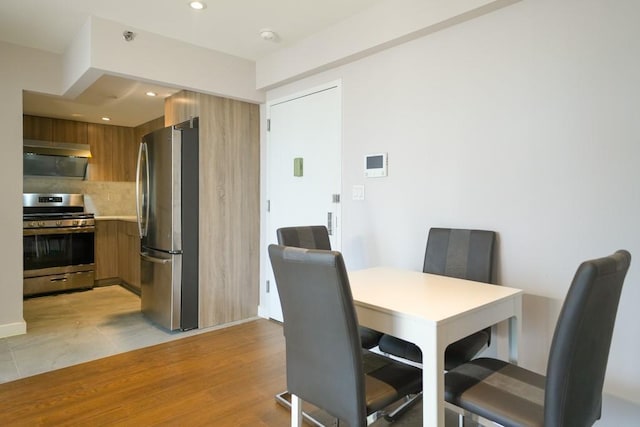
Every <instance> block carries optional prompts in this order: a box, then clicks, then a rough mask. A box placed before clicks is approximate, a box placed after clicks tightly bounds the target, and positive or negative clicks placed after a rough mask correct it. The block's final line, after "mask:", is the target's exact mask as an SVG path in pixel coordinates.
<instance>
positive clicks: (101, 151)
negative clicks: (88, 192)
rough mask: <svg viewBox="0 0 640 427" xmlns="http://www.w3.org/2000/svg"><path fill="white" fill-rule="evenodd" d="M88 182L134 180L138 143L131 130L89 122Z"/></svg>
mask: <svg viewBox="0 0 640 427" xmlns="http://www.w3.org/2000/svg"><path fill="white" fill-rule="evenodd" d="M87 134H88V139H89V145H90V146H91V158H90V159H89V171H88V173H87V176H88V178H87V179H88V180H90V181H135V179H136V176H135V175H136V161H137V154H138V153H137V151H136V150H137V144H136V142H135V139H134V129H133V128H128V127H123V126H108V125H100V124H96V123H88V132H87Z"/></svg>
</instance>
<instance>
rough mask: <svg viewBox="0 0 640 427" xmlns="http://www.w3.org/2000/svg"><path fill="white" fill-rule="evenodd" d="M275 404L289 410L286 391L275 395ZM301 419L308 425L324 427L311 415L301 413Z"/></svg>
mask: <svg viewBox="0 0 640 427" xmlns="http://www.w3.org/2000/svg"><path fill="white" fill-rule="evenodd" d="M276 402H278V403H279V404H280V405H282V406H284V407H285V408H287V409H289V410H290V409H291V393H289V392H288V391H286V390H285V391H283V392H281V393H278V394H276ZM302 417H303V418H304V419H305V420H307V421H308V422H309V423H311V424H313V425H315V426H318V427H325V425H324V424H322V423H321V422H320V421H318V420H317V419H315V418H313V417H312V416H311V415H309V414H308V413H306V412H304V411H302Z"/></svg>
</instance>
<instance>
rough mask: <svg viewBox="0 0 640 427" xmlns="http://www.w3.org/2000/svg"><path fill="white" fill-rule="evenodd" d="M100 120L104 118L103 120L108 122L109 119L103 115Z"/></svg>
mask: <svg viewBox="0 0 640 427" xmlns="http://www.w3.org/2000/svg"><path fill="white" fill-rule="evenodd" d="M102 120H104V121H105V122H108V121H109V120H111V119H110V118H109V117H103V118H102Z"/></svg>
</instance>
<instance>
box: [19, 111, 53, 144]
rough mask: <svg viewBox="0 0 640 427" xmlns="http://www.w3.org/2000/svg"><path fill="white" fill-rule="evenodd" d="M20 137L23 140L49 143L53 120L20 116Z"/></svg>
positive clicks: (51, 135) (51, 136) (51, 137)
mask: <svg viewBox="0 0 640 427" xmlns="http://www.w3.org/2000/svg"><path fill="white" fill-rule="evenodd" d="M22 136H23V138H24V139H36V140H38V141H51V140H52V139H53V119H50V118H48V117H38V116H27V115H24V116H22Z"/></svg>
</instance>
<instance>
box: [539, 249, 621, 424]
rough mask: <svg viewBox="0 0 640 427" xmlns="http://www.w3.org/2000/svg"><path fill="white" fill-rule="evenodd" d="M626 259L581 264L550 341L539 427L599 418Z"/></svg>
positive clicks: (617, 256) (581, 422)
mask: <svg viewBox="0 0 640 427" xmlns="http://www.w3.org/2000/svg"><path fill="white" fill-rule="evenodd" d="M630 262H631V255H630V254H629V252H627V251H617V252H616V253H614V254H613V255H611V256H608V257H605V258H600V259H595V260H591V261H585V262H583V263H582V264H581V265H580V266H579V267H578V270H577V271H576V274H575V276H574V278H573V282H572V283H571V287H570V288H569V292H568V293H567V297H566V299H565V301H564V304H563V306H562V310H561V311H560V317H559V318H558V323H557V324H556V329H555V332H554V335H553V341H552V342H551V351H550V354H549V360H548V363H547V382H546V386H545V403H544V418H545V426H574V425H575V426H590V425H592V424H593V423H595V422H596V420H597V419H598V418H600V406H601V400H602V387H603V383H604V376H605V371H606V368H607V360H608V358H609V348H610V346H611V336H612V334H613V326H614V324H615V320H616V313H617V311H618V302H619V301H620V293H621V291H622V284H623V282H624V278H625V275H626V274H627V270H628V269H629V264H630Z"/></svg>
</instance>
